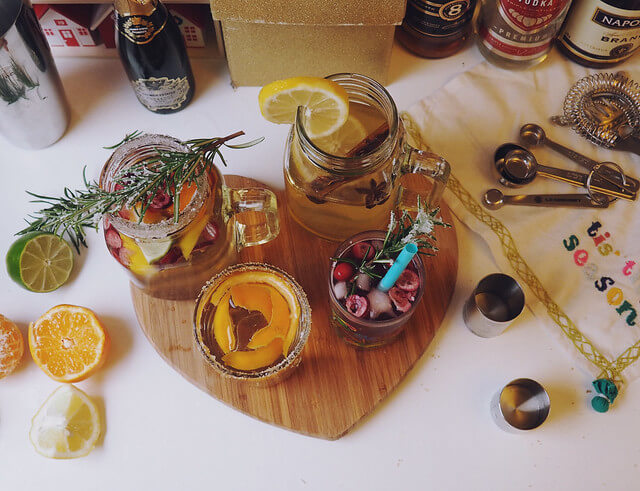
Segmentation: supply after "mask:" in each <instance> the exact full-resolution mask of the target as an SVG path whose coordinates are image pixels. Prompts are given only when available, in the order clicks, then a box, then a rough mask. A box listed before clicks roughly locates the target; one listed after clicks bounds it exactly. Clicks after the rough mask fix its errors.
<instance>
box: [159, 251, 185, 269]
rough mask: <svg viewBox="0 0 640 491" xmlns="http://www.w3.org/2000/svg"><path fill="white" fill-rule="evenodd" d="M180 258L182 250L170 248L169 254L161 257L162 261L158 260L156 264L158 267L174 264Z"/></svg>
mask: <svg viewBox="0 0 640 491" xmlns="http://www.w3.org/2000/svg"><path fill="white" fill-rule="evenodd" d="M181 257H182V250H181V249H180V248H179V247H172V248H171V249H169V252H167V253H166V254H165V255H164V256H162V259H160V260H159V261H158V263H157V264H158V265H159V266H160V267H162V266H168V265H170V264H175V263H177V262H178V261H179V260H180V258H181Z"/></svg>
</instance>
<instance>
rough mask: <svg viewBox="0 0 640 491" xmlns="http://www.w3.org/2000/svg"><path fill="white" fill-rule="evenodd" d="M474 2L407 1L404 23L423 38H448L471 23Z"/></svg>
mask: <svg viewBox="0 0 640 491" xmlns="http://www.w3.org/2000/svg"><path fill="white" fill-rule="evenodd" d="M475 3H476V0H454V1H447V0H444V1H436V2H428V1H424V0H409V3H408V4H407V15H406V16H405V22H406V24H408V25H409V26H411V27H412V28H413V29H415V30H416V31H418V32H420V33H421V34H424V35H425V36H434V37H444V36H449V35H451V34H453V33H455V32H457V31H459V30H461V29H463V28H464V26H466V25H467V23H469V22H470V21H471V16H472V15H473V9H474V7H475Z"/></svg>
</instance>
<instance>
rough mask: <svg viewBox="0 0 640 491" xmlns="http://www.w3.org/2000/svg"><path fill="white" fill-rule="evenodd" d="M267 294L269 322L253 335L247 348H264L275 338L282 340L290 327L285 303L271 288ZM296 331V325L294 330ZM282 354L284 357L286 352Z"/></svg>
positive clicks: (287, 308)
mask: <svg viewBox="0 0 640 491" xmlns="http://www.w3.org/2000/svg"><path fill="white" fill-rule="evenodd" d="M269 294H270V302H271V305H272V311H271V312H272V314H271V321H270V322H269V324H268V325H267V326H266V327H263V328H262V329H260V330H259V331H257V332H256V333H255V334H254V335H253V337H252V338H251V341H250V342H249V344H248V345H247V347H248V348H251V349H256V348H260V347H262V346H266V345H268V344H270V343H271V342H272V341H273V340H274V339H275V338H282V339H284V338H285V337H286V336H287V333H288V332H289V326H290V325H291V312H290V311H289V305H288V304H287V301H286V300H285V299H284V297H283V296H282V295H280V293H278V292H277V291H276V290H275V289H273V288H270V291H269ZM296 329H297V324H296V326H295V329H294V330H296ZM287 349H288V347H287ZM283 354H284V355H285V356H286V355H287V353H286V352H285V353H283Z"/></svg>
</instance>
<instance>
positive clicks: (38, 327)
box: [29, 305, 109, 383]
mask: <svg viewBox="0 0 640 491" xmlns="http://www.w3.org/2000/svg"><path fill="white" fill-rule="evenodd" d="M108 347H109V337H108V336H107V332H106V331H105V329H104V327H103V326H102V324H101V323H100V321H99V320H98V318H97V317H96V315H95V314H94V313H93V312H92V311H91V310H89V309H87V308H84V307H77V306H75V305H58V306H56V307H53V308H51V309H49V310H48V311H47V312H46V313H45V314H43V315H42V316H41V317H40V318H39V319H38V320H37V321H35V322H32V323H31V324H30V325H29V351H31V356H32V357H33V360H34V361H35V362H36V365H38V366H39V367H40V368H41V369H42V371H43V372H44V373H46V374H47V375H49V377H51V378H52V379H54V380H57V381H58V382H67V383H71V382H78V381H80V380H84V379H85V378H87V377H88V376H89V375H91V374H92V373H94V372H95V371H96V370H97V369H98V368H100V366H101V365H102V364H103V363H104V360H105V358H106V353H107V350H108Z"/></svg>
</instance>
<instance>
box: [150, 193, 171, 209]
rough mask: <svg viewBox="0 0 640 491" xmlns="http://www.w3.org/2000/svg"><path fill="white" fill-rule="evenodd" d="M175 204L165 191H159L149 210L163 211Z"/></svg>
mask: <svg viewBox="0 0 640 491" xmlns="http://www.w3.org/2000/svg"><path fill="white" fill-rule="evenodd" d="M171 204H173V198H172V197H171V196H169V194H168V193H167V192H166V191H165V190H164V189H158V191H157V192H156V195H155V196H154V197H153V199H152V200H151V204H150V205H149V208H153V209H156V210H162V209H163V208H167V207H168V206H169V205H171Z"/></svg>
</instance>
